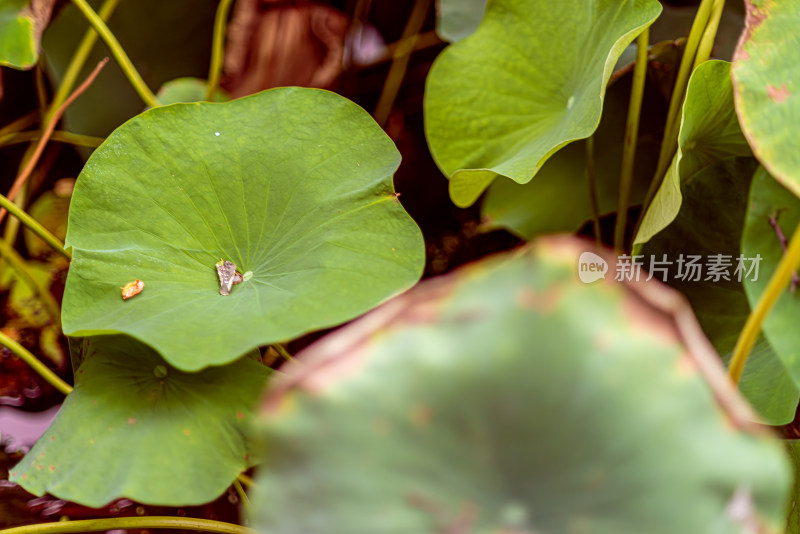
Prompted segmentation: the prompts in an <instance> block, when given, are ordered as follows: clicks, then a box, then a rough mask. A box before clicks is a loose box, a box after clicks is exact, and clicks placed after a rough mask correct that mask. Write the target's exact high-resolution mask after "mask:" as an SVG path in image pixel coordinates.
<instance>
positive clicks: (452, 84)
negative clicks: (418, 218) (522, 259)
mask: <svg viewBox="0 0 800 534" xmlns="http://www.w3.org/2000/svg"><path fill="white" fill-rule="evenodd" d="M660 11H661V6H660V4H659V3H658V2H656V1H655V0H590V1H580V2H579V1H577V0H570V1H562V2H542V1H540V0H494V1H492V2H490V3H489V4H488V5H487V9H486V15H485V16H484V19H483V22H481V24H480V26H479V27H478V29H477V30H476V31H475V33H473V34H472V35H470V36H469V37H467V38H466V39H464V40H462V41H459V42H457V43H454V44H452V45H450V46H449V47H448V48H447V49H445V51H444V52H443V53H442V54H441V55H440V56H439V57H438V58H437V59H436V61H435V62H434V64H433V67H432V68H431V71H430V74H429V75H428V80H427V83H426V89H425V132H426V135H427V138H428V144H429V146H430V149H431V153H432V154H433V156H434V159H435V160H436V163H437V164H438V166H439V168H440V169H441V170H442V172H444V174H445V175H446V176H447V177H448V178H449V179H450V196H451V198H452V199H453V202H455V203H456V204H457V205H459V206H468V205H470V204H472V203H473V202H475V200H476V199H477V198H478V196H479V195H480V194H481V192H483V191H484V190H485V189H486V188H487V187H488V186H489V184H490V183H491V182H492V181H493V180H494V179H495V178H496V177H497V176H505V177H507V178H510V179H512V180H514V181H515V182H518V183H521V184H524V183H527V182H529V181H530V180H531V178H532V177H533V175H534V174H536V172H537V171H538V170H539V168H540V167H541V166H542V164H543V163H544V162H545V160H546V159H547V158H548V157H550V156H551V155H552V154H553V153H555V152H556V151H557V150H558V149H559V148H561V147H562V146H564V145H566V144H567V143H569V142H570V141H574V140H575V139H582V138H584V137H588V136H589V135H591V134H592V132H594V130H595V128H597V124H598V122H599V121H600V111H601V108H602V105H603V95H604V93H605V86H606V82H607V81H608V79H609V77H610V75H611V71H612V69H613V67H614V64H615V63H616V61H617V58H618V57H619V56H620V54H621V53H622V51H623V50H624V49H625V47H626V46H628V44H629V43H630V42H631V41H632V40H633V39H634V38H635V37H636V35H637V34H638V33H639V32H640V31H641V30H642V29H643V28H645V27H647V26H648V25H649V24H650V23H652V22H653V20H655V18H656V17H657V16H658V14H659V13H660Z"/></svg>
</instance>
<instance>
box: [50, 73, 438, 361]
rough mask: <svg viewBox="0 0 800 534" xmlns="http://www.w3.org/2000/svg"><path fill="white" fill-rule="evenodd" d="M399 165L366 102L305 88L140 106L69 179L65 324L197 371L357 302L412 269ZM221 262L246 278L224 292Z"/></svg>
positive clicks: (418, 252) (410, 279)
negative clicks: (127, 293) (395, 182)
mask: <svg viewBox="0 0 800 534" xmlns="http://www.w3.org/2000/svg"><path fill="white" fill-rule="evenodd" d="M399 162H400V154H399V153H398V152H397V149H396V148H395V147H394V144H393V143H392V142H391V140H390V139H389V138H388V137H387V136H386V134H384V133H383V131H382V130H381V129H380V128H379V127H378V125H377V124H375V122H374V121H373V120H372V118H371V117H369V115H368V114H367V113H366V112H365V111H364V110H363V109H361V108H360V107H358V106H356V105H355V104H353V103H352V102H350V101H349V100H346V99H344V98H342V97H340V96H338V95H335V94H333V93H329V92H326V91H320V90H316V89H299V88H280V89H273V90H270V91H265V92H263V93H260V94H257V95H254V96H251V97H247V98H243V99H240V100H236V101H233V102H227V103H220V104H216V103H193V104H173V105H171V106H165V107H159V108H156V109H152V110H150V111H147V112H145V113H143V114H142V115H140V116H138V117H136V118H134V119H132V120H130V121H128V122H127V123H126V124H124V125H123V126H122V127H120V128H119V129H117V130H116V131H115V132H114V133H113V134H112V135H111V136H110V137H109V138H108V139H107V140H106V142H105V143H104V144H103V145H102V146H101V147H99V148H98V149H97V150H96V151H95V152H94V154H93V155H92V157H91V158H90V159H89V161H88V162H87V164H86V167H85V168H84V170H83V172H82V173H81V175H80V177H79V178H78V183H77V185H76V187H75V192H74V194H73V197H72V205H71V207H70V216H69V229H68V232H67V240H66V241H67V244H68V246H71V247H72V248H73V254H74V257H73V261H72V265H71V267H70V271H69V276H68V278H67V286H66V290H65V294H64V304H63V314H62V315H63V317H62V319H63V323H64V332H65V333H66V334H69V335H75V336H87V335H96V334H107V333H119V332H122V333H126V334H130V335H132V336H134V337H136V338H138V339H140V340H141V341H144V342H145V343H147V344H148V345H150V346H152V347H153V348H155V349H156V350H157V351H158V352H159V353H161V354H162V356H164V358H165V359H166V360H167V361H169V362H170V363H171V364H172V365H174V366H176V367H178V368H180V369H184V370H196V369H200V368H202V367H205V366H207V365H212V364H224V363H227V362H231V361H233V360H235V359H236V358H238V357H239V356H240V355H242V354H244V353H245V352H247V351H248V350H251V349H253V348H254V347H256V346H259V345H263V344H267V343H273V342H276V341H281V340H286V339H291V338H293V337H295V336H297V335H299V334H302V333H305V332H309V331H311V330H314V329H317V328H322V327H329V326H332V325H336V324H338V323H341V322H344V321H347V320H349V319H352V318H353V317H355V316H358V315H360V314H362V313H364V312H365V311H367V310H368V309H370V308H372V307H374V306H375V305H377V304H378V303H380V302H381V301H383V300H385V299H387V298H389V297H390V296H392V295H393V294H395V293H398V292H400V291H403V290H405V289H407V288H408V287H409V286H411V285H413V284H414V283H415V282H416V281H417V279H418V278H419V276H420V274H421V272H422V267H423V263H424V249H423V242H422V236H421V234H420V231H419V228H417V226H416V225H415V224H414V222H413V221H412V220H411V218H410V217H409V216H408V214H407V213H406V212H405V210H404V209H403V207H402V206H401V205H400V204H399V202H398V201H397V197H396V196H395V194H394V190H393V187H392V173H393V172H394V171H395V169H397V166H398V164H399ZM220 258H224V259H225V260H228V261H232V262H233V263H235V264H236V266H237V267H238V269H239V271H241V273H243V274H244V275H245V276H244V278H245V279H246V280H245V282H244V283H242V284H240V285H236V286H234V287H233V291H232V292H231V294H230V295H229V296H222V295H220V292H219V281H218V278H217V272H216V269H215V263H217V262H218V261H219V259H220ZM250 276H252V278H250ZM136 279H139V280H142V281H143V282H144V283H145V288H144V291H143V292H142V293H141V294H139V295H138V296H136V297H134V298H132V299H130V300H127V301H123V300H122V298H121V295H120V287H121V286H123V285H124V284H126V283H128V282H131V281H133V280H136Z"/></svg>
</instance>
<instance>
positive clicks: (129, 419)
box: [128, 417, 136, 425]
mask: <svg viewBox="0 0 800 534" xmlns="http://www.w3.org/2000/svg"><path fill="white" fill-rule="evenodd" d="M128 424H129V425H135V424H136V418H135V417H128Z"/></svg>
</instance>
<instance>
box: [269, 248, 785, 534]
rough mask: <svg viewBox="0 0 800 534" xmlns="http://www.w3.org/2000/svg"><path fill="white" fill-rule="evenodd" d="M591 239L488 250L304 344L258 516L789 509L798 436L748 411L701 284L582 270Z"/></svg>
mask: <svg viewBox="0 0 800 534" xmlns="http://www.w3.org/2000/svg"><path fill="white" fill-rule="evenodd" d="M586 246H587V245H586V243H584V242H576V241H566V240H563V239H562V240H550V241H539V242H538V245H537V246H536V247H534V248H532V249H531V248H528V249H523V250H522V251H520V252H519V253H517V254H514V255H510V256H503V257H496V258H494V259H490V260H485V261H482V262H481V263H479V264H475V265H473V266H471V267H468V268H466V269H463V270H461V271H458V272H456V273H455V274H453V275H451V276H449V277H447V278H442V279H438V280H433V281H430V282H427V283H424V284H422V285H421V286H419V287H417V288H415V289H414V290H412V291H411V292H409V293H408V294H406V295H404V296H402V297H400V298H399V299H397V300H395V301H393V302H391V303H389V304H387V305H386V306H385V307H383V308H380V309H379V310H376V311H375V312H373V313H372V314H370V315H368V316H366V317H365V318H364V319H362V320H360V321H359V322H357V323H354V324H353V325H350V326H348V327H345V328H344V329H342V330H340V331H338V332H336V333H334V334H332V335H331V336H330V337H328V338H327V339H324V340H322V341H320V342H318V343H317V344H315V345H314V346H312V347H311V348H309V349H307V351H305V352H304V353H301V354H300V355H299V358H298V360H299V361H298V363H297V365H296V366H294V368H292V367H290V368H289V369H288V370H287V375H286V377H285V380H283V381H280V382H276V383H274V384H273V386H274V387H273V388H272V389H271V392H270V394H269V395H268V398H267V399H266V401H265V408H264V416H265V421H264V426H265V431H266V434H265V435H266V439H267V444H268V450H269V458H268V459H267V462H268V465H265V466H264V467H263V468H262V469H261V471H260V473H259V481H258V490H259V491H258V494H257V495H256V496H255V497H254V500H253V507H254V510H255V514H256V523H255V526H256V527H257V528H258V529H259V530H260V531H261V532H264V533H269V534H286V533H297V532H303V533H305V534H317V533H325V534H339V533H342V534H344V533H347V534H362V533H364V534H366V533H370V534H371V533H374V532H381V533H382V534H392V533H398V534H399V533H403V534H405V533H408V532H416V533H438V532H520V533H522V532H526V533H532V532H559V533H579V532H580V533H584V534H597V533H603V534H605V533H609V534H610V533H613V534H619V533H622V532H625V533H628V532H630V533H633V532H647V533H648V534H661V533H664V534H674V533H676V532H687V533H688V532H715V533H732V532H745V531H747V532H751V531H750V530H745V528H744V525H742V524H737V522H742V523H748V525H749V526H752V525H753V524H754V523H755V524H756V525H758V523H759V522H763V523H765V525H764V531H765V532H766V531H771V530H768V529H770V527H771V528H772V529H775V528H776V527H777V526H778V525H779V524H781V523H782V521H783V512H784V504H785V500H786V498H787V492H788V489H789V484H790V473H789V472H788V471H789V465H788V462H787V460H786V457H785V454H784V451H783V450H782V447H781V445H780V443H779V442H778V441H777V440H775V439H773V438H772V437H771V436H770V435H767V434H765V433H763V430H761V429H760V428H759V427H758V425H753V424H751V423H749V422H748V418H749V417H752V416H753V415H754V414H752V412H751V410H750V409H749V407H747V405H746V404H745V403H743V401H742V400H741V397H740V396H739V395H738V393H737V392H736V391H735V389H734V388H733V387H732V386H731V385H730V383H729V381H728V380H727V378H726V376H725V375H724V370H723V368H722V366H721V364H720V362H719V359H718V357H717V356H716V354H715V353H714V351H713V349H712V348H711V346H710V345H709V344H708V341H707V340H706V339H705V338H704V337H703V334H702V332H701V331H700V329H699V326H698V325H697V323H696V322H695V320H694V318H693V316H692V314H691V311H690V310H689V309H688V307H687V305H686V304H685V302H684V301H682V300H681V299H680V298H678V295H677V294H676V293H675V292H673V291H672V290H670V289H669V288H666V287H664V286H663V285H661V284H659V283H658V282H652V281H651V282H649V283H646V284H644V283H641V284H631V285H625V286H623V285H620V284H618V283H616V282H613V281H611V278H612V277H608V278H609V281H607V282H606V281H603V282H600V283H597V284H595V285H590V286H586V285H583V284H581V283H580V282H579V281H578V280H577V277H576V269H577V265H578V255H579V253H580V252H581V250H585V247H586ZM605 260H606V261H613V258H610V257H609V256H608V255H606V257H605ZM683 340H685V341H683ZM282 378H283V377H282ZM709 385H710V386H711V388H709Z"/></svg>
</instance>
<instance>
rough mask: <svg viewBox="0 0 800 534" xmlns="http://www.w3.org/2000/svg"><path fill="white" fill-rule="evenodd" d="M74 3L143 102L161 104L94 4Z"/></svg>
mask: <svg viewBox="0 0 800 534" xmlns="http://www.w3.org/2000/svg"><path fill="white" fill-rule="evenodd" d="M72 3H73V4H75V6H76V7H77V8H78V9H80V11H81V13H83V16H84V17H86V20H88V21H89V24H91V26H92V28H94V30H95V31H96V32H97V33H98V34H100V37H101V38H102V39H103V41H104V42H105V43H106V45H107V46H108V48H109V49H110V50H111V54H112V55H113V56H114V58H115V59H116V60H117V62H118V63H119V66H120V68H122V72H124V73H125V76H127V78H128V81H129V82H130V83H131V85H132V86H133V89H134V90H135V91H136V92H137V93H138V94H139V98H141V99H142V102H144V103H145V104H146V105H147V106H148V107H151V108H154V107H158V106H160V105H161V104H160V103H159V102H158V99H157V98H156V95H154V94H153V92H152V91H151V90H150V88H149V87H147V84H146V83H144V80H143V79H142V77H141V75H139V72H138V71H137V70H136V67H134V66H133V63H132V62H131V60H130V58H129V57H128V54H126V53H125V50H123V48H122V46H121V45H120V44H119V41H117V38H116V37H115V36H114V34H113V33H111V30H109V29H108V26H106V23H105V22H103V19H101V18H100V17H99V16H98V15H97V13H95V12H94V9H92V6H90V5H89V3H88V2H87V1H86V0H72Z"/></svg>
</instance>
